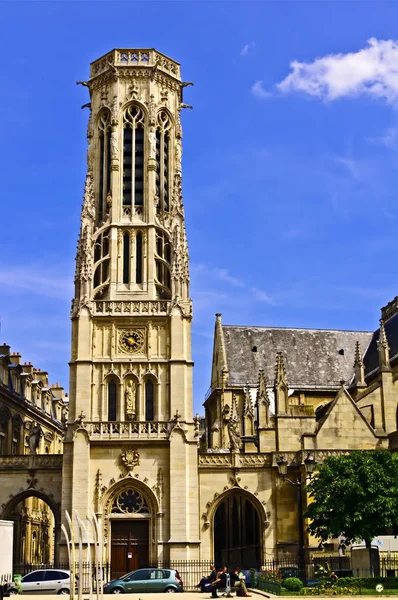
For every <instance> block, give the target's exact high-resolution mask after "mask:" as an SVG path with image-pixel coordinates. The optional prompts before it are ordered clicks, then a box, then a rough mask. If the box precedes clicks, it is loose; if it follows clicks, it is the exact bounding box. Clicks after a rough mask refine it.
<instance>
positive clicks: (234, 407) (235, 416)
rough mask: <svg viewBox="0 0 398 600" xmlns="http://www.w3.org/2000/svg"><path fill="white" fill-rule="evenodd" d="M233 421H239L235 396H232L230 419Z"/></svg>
mask: <svg viewBox="0 0 398 600" xmlns="http://www.w3.org/2000/svg"><path fill="white" fill-rule="evenodd" d="M230 418H231V419H232V420H233V421H239V420H240V419H239V410H238V399H237V397H236V396H235V394H234V395H233V396H232V405H231V417H230Z"/></svg>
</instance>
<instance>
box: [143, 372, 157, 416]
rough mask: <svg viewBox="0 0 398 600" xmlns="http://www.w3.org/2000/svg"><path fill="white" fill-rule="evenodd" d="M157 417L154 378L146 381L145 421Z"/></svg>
mask: <svg viewBox="0 0 398 600" xmlns="http://www.w3.org/2000/svg"><path fill="white" fill-rule="evenodd" d="M154 418H155V386H154V383H153V381H152V379H147V380H146V382H145V421H153V420H154Z"/></svg>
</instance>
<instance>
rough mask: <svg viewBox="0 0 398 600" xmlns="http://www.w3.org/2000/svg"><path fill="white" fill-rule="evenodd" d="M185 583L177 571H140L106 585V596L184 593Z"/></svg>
mask: <svg viewBox="0 0 398 600" xmlns="http://www.w3.org/2000/svg"><path fill="white" fill-rule="evenodd" d="M183 591H184V588H183V583H182V580H181V577H180V575H179V574H178V571H176V570H175V569H138V571H132V572H131V573H127V575H124V576H123V577H120V579H113V580H112V581H110V582H109V583H106V584H105V585H104V594H136V593H140V594H142V593H145V592H168V593H171V594H172V593H175V592H183Z"/></svg>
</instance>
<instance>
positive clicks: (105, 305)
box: [93, 300, 170, 316]
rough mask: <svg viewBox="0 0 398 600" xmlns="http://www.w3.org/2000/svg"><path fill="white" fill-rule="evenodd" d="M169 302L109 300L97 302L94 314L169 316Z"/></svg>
mask: <svg viewBox="0 0 398 600" xmlns="http://www.w3.org/2000/svg"><path fill="white" fill-rule="evenodd" d="M169 304H170V303H168V302H166V301H164V300H159V301H155V300H150V301H146V302H145V301H142V300H140V301H138V300H133V301H131V300H123V301H120V302H117V301H107V300H95V301H94V303H93V314H94V315H97V316H100V315H104V316H109V315H118V314H122V315H165V314H167V311H168V307H169Z"/></svg>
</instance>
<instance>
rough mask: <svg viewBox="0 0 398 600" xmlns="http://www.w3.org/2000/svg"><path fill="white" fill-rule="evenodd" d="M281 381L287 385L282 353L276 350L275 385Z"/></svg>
mask: <svg viewBox="0 0 398 600" xmlns="http://www.w3.org/2000/svg"><path fill="white" fill-rule="evenodd" d="M281 383H283V384H284V385H286V387H287V386H288V383H287V377H286V369H285V362H284V360H283V353H282V352H277V354H276V364H275V385H278V384H281Z"/></svg>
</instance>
